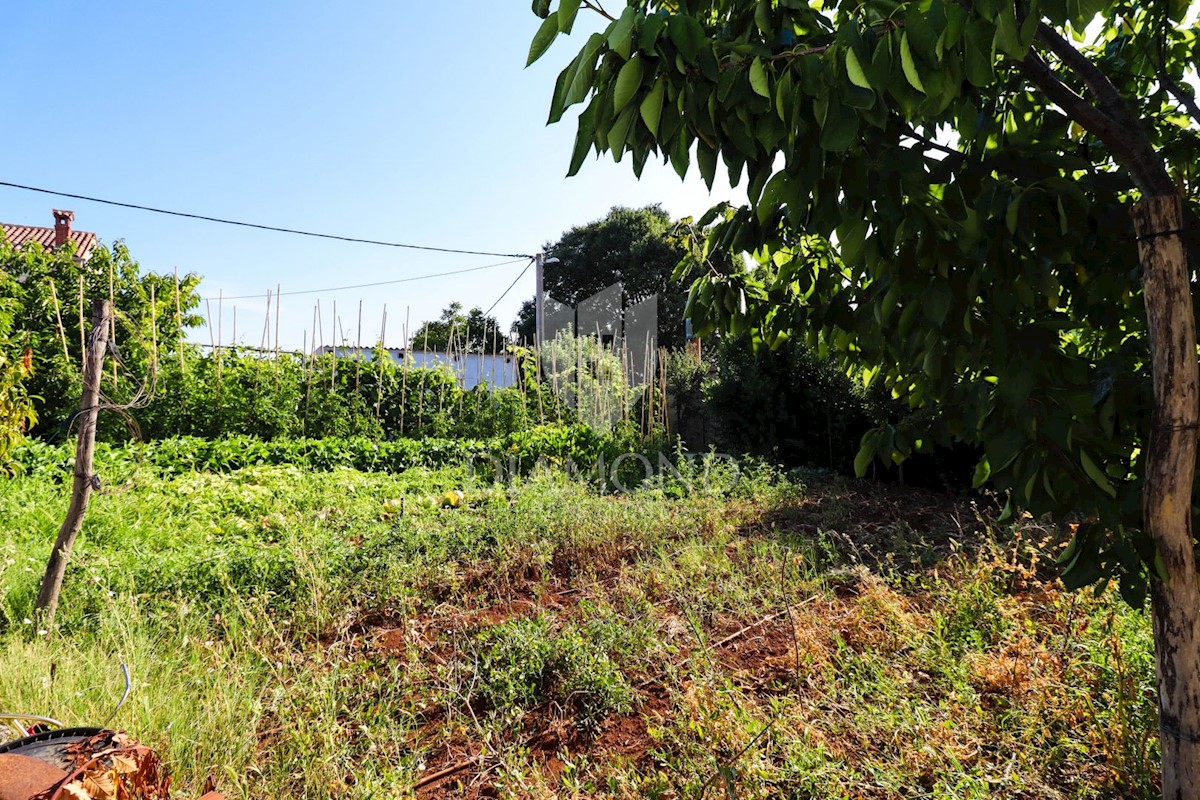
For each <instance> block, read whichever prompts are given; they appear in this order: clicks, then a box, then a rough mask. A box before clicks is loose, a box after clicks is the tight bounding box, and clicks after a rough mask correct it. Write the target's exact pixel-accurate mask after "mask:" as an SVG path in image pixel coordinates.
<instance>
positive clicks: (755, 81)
mask: <svg viewBox="0 0 1200 800" xmlns="http://www.w3.org/2000/svg"><path fill="white" fill-rule="evenodd" d="M750 88H752V89H753V90H754V92H755V93H756V94H758V95H761V96H762V97H765V98H767V99H768V100H769V99H770V98H771V82H770V81H769V80H767V68H766V67H765V66H763V62H762V59H761V58H755V59H754V61H752V62H750Z"/></svg>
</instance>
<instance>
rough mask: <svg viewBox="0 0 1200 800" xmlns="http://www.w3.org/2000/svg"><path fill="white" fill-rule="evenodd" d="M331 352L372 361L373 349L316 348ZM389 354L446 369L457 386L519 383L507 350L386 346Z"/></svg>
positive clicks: (400, 361) (398, 362) (402, 360)
mask: <svg viewBox="0 0 1200 800" xmlns="http://www.w3.org/2000/svg"><path fill="white" fill-rule="evenodd" d="M331 353H332V354H333V355H335V356H337V357H338V358H348V359H351V360H362V361H374V360H375V350H374V348H371V347H334V346H333V345H325V346H324V347H321V348H319V349H318V350H317V355H329V354H331ZM387 354H388V357H389V358H391V359H392V362H393V363H394V364H396V365H397V366H400V365H402V364H404V363H405V358H406V356H407V358H408V363H409V364H411V365H412V366H414V367H443V368H446V369H449V370H450V371H452V372H453V373H454V375H455V376H456V377H457V378H458V385H459V386H461V387H462V388H463V389H466V390H468V391H469V390H471V389H474V388H475V387H477V386H490V387H493V388H497V389H505V388H508V387H509V386H516V385H517V384H518V382H519V377H518V375H517V372H518V366H517V362H516V359H514V358H513V357H512V356H510V355H508V354H506V353H497V354H495V355H490V354H486V353H455V354H453V355H451V354H449V353H441V352H435V351H432V350H412V351H409V352H408V353H407V354H406V353H405V350H404V348H402V347H389V348H387Z"/></svg>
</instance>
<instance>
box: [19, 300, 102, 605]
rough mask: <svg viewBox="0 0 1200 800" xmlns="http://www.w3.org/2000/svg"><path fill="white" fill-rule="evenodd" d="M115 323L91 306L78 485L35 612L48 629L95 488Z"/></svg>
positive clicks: (99, 308)
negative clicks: (103, 387) (103, 386)
mask: <svg viewBox="0 0 1200 800" xmlns="http://www.w3.org/2000/svg"><path fill="white" fill-rule="evenodd" d="M111 322H112V304H110V303H109V301H108V300H95V301H93V303H92V332H91V334H90V335H89V337H88V343H87V350H86V352H85V355H86V358H87V361H86V364H85V366H84V371H83V397H82V398H81V399H80V401H79V439H78V442H77V443H76V446H75V481H74V483H73V484H72V487H71V504H70V506H69V507H68V508H67V517H66V519H64V520H63V524H62V527H61V528H59V530H58V539H57V540H55V542H54V551H53V552H52V553H51V554H50V560H49V562H47V564H46V574H45V576H44V577H43V578H42V588H41V591H39V592H38V599H37V606H36V611H37V614H38V616H39V618H40V619H39V623H40V624H42V625H45V626H46V627H47V628H48V627H50V626H51V625H53V624H54V614H55V612H56V611H57V610H58V596H59V594H60V593H61V592H62V583H63V575H64V574H65V573H66V571H67V560H68V559H69V558H70V557H71V548H72V547H73V546H74V545H75V539H76V537H78V536H79V531H80V529H81V528H82V527H83V515H84V514H85V513H87V506H88V500H90V499H91V496H92V489H93V488H94V487H95V484H94V481H95V477H96V476H95V475H94V474H93V473H92V456H93V455H94V452H95V449H96V417H97V415H98V413H99V410H100V408H99V406H100V378H101V376H102V374H103V370H104V352H105V349H106V348H107V347H108V336H109V325H110V324H111Z"/></svg>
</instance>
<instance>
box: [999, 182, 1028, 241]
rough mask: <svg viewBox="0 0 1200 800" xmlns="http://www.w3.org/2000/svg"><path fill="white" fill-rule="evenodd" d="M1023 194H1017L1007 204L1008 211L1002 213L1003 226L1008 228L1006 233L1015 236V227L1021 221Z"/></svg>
mask: <svg viewBox="0 0 1200 800" xmlns="http://www.w3.org/2000/svg"><path fill="white" fill-rule="evenodd" d="M1023 196H1024V193H1023V192H1022V193H1021V194H1018V195H1017V196H1016V197H1014V198H1013V199H1012V200H1011V201H1009V204H1008V210H1007V211H1005V212H1004V226H1005V227H1006V228H1008V232H1009V233H1011V234H1013V235H1016V233H1017V226H1018V225H1019V224H1020V219H1021V197H1023Z"/></svg>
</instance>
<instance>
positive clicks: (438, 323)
mask: <svg viewBox="0 0 1200 800" xmlns="http://www.w3.org/2000/svg"><path fill="white" fill-rule="evenodd" d="M410 339H411V346H412V349H414V350H434V351H437V352H441V353H446V352H450V351H452V350H453V351H454V352H468V353H492V352H503V350H504V346H505V344H506V343H507V342H506V341H505V338H504V336H503V334H502V333H501V332H500V323H499V322H497V321H496V318H495V317H489V316H486V315H485V314H484V313H483V310H482V309H479V308H472V309H471V310H470V311H468V312H467V313H465V314H464V313H463V307H462V303H457V302H455V303H451V304H450V305H448V306H446V308H444V309H443V310H442V315H441V317H439V318H438V319H435V320H429V321H428V322H425V323H422V325H421V326H420V327H419V328H417V330H416V331H415V332H414V333H413V335H412V336H411V337H410Z"/></svg>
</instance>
